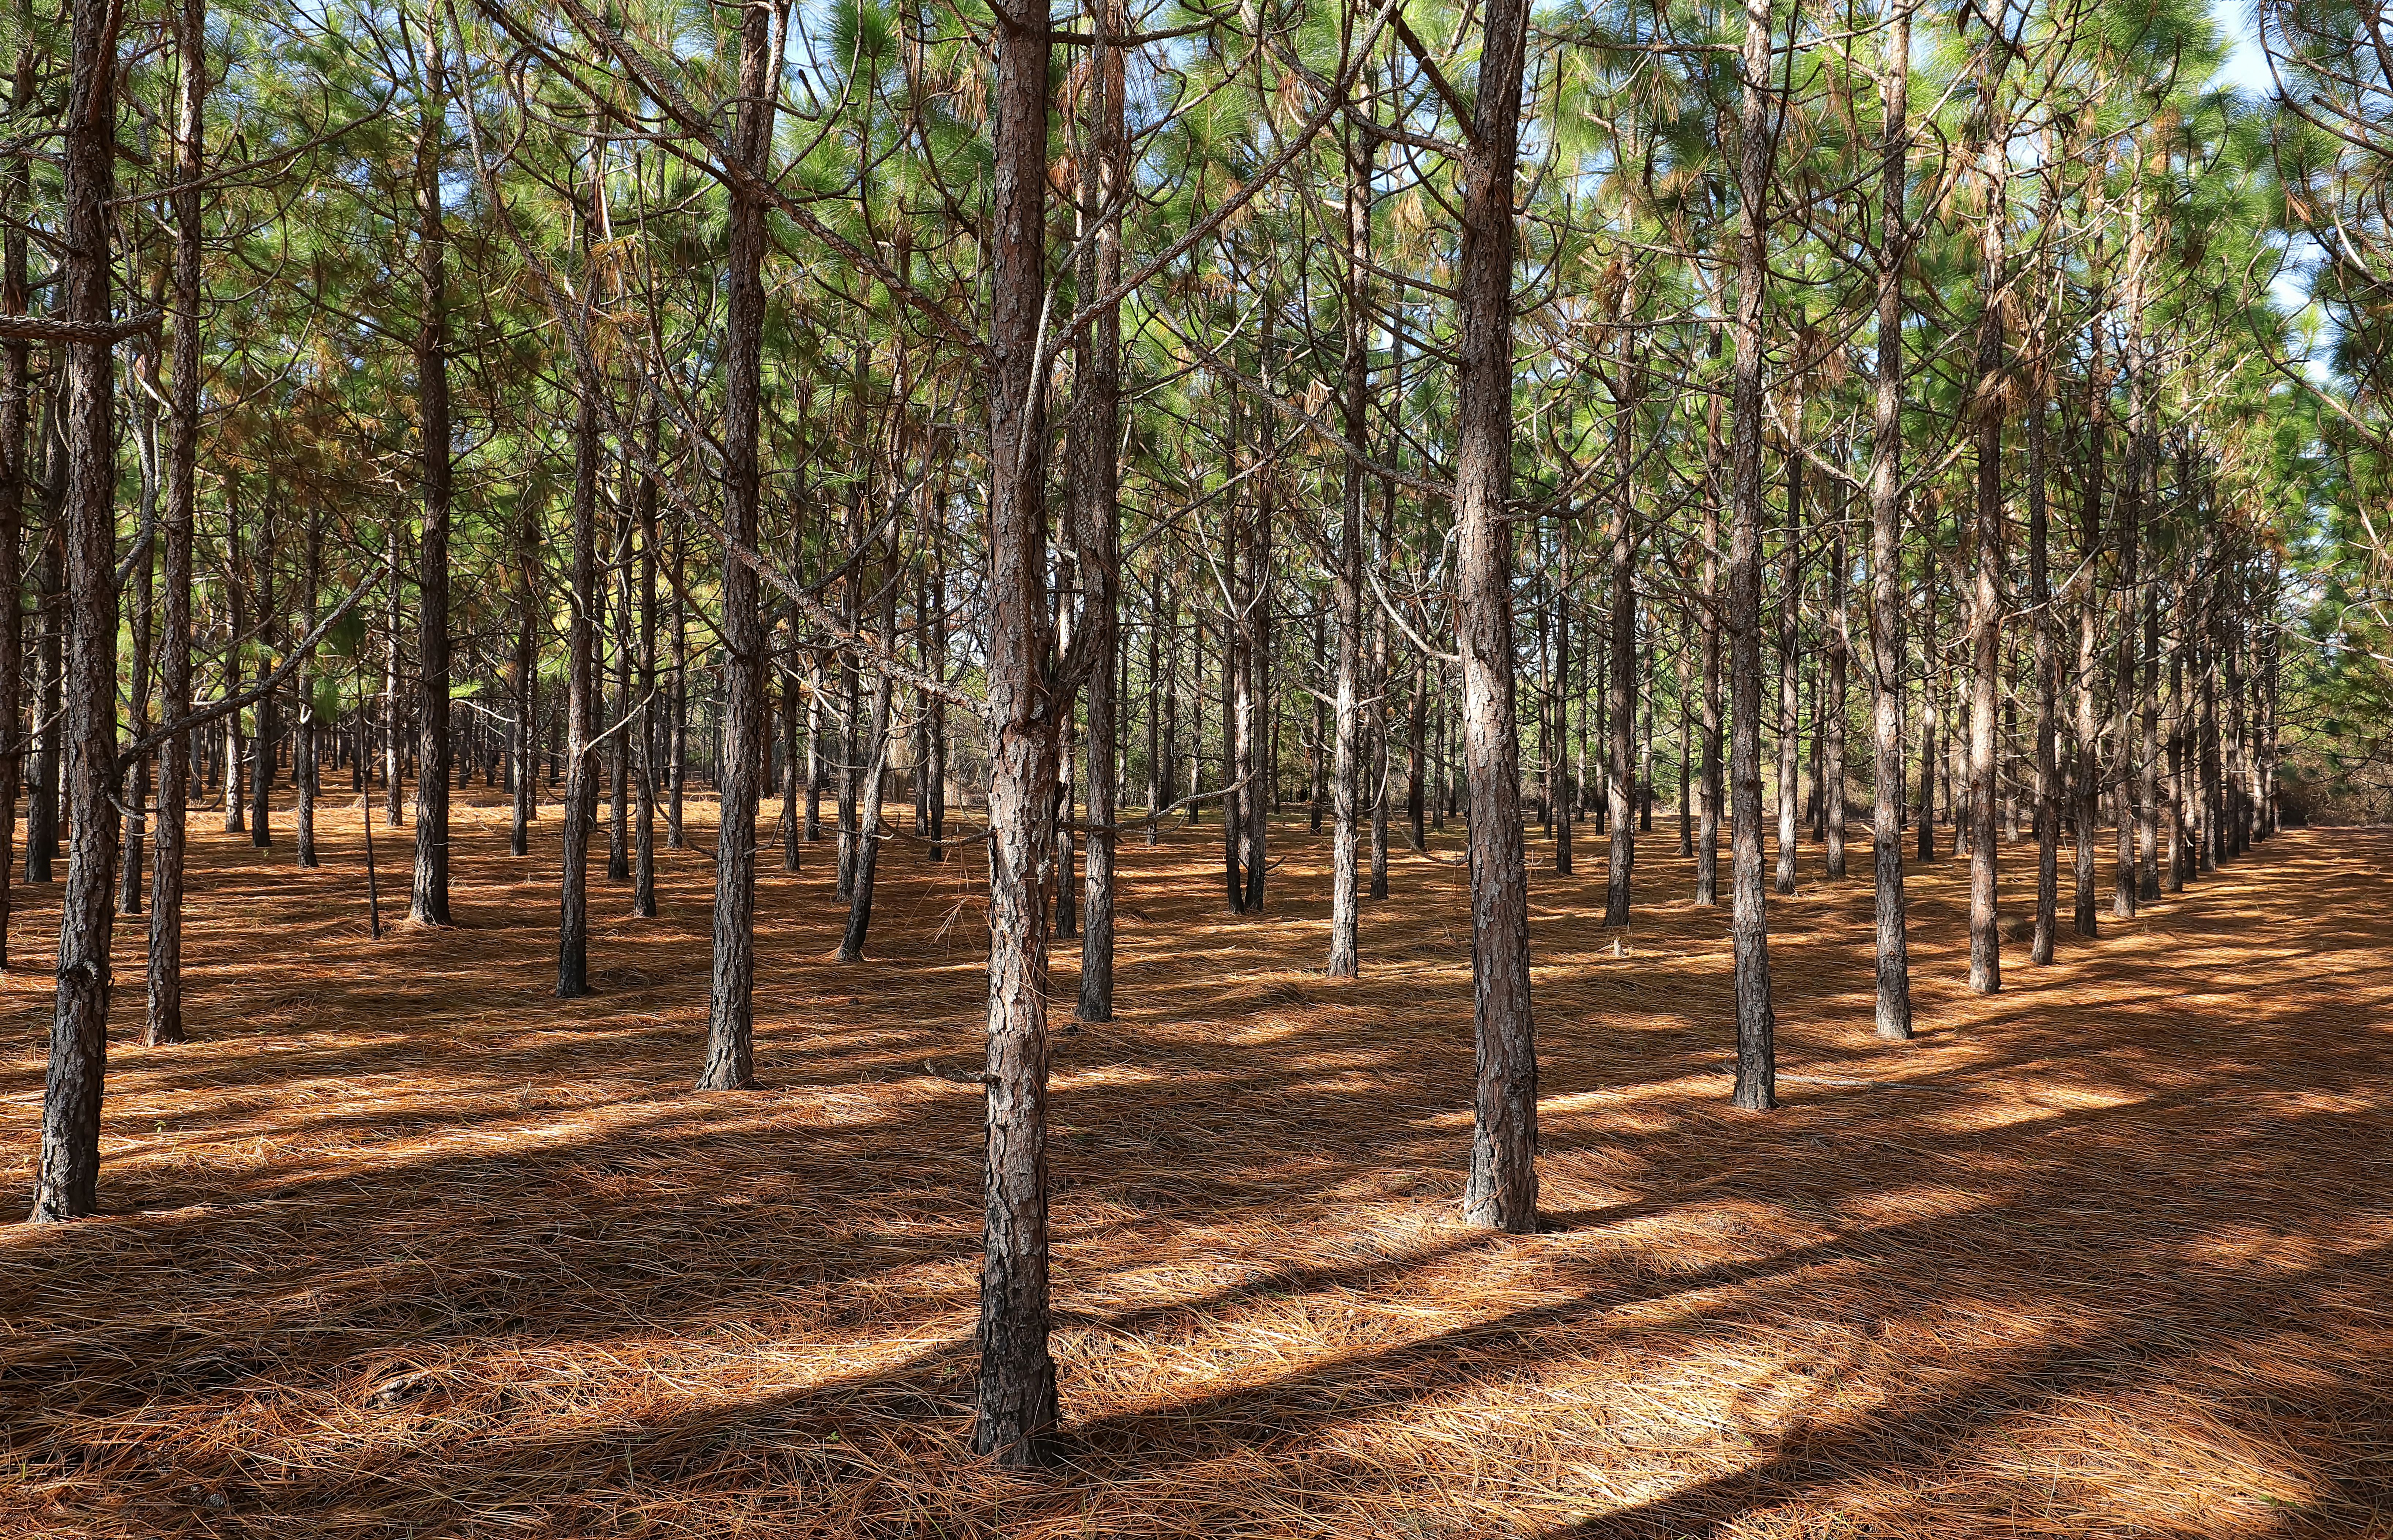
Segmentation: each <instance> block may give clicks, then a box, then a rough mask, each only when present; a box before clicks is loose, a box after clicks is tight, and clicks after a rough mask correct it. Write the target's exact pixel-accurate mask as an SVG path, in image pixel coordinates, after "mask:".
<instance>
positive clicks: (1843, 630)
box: [1814, 487, 1853, 881]
mask: <svg viewBox="0 0 2393 1540" xmlns="http://www.w3.org/2000/svg"><path fill="white" fill-rule="evenodd" d="M1851 506H1852V504H1851V502H1850V501H1849V499H1848V496H1847V493H1846V491H1845V489H1843V488H1841V487H1840V488H1838V489H1837V520H1836V526H1835V529H1833V531H1832V532H1831V534H1830V538H1829V541H1828V682H1827V690H1826V699H1825V701H1824V705H1823V707H1822V710H1821V712H1820V724H1819V726H1818V727H1817V728H1815V729H1814V731H1816V732H1817V733H1818V734H1819V735H1820V740H1821V754H1820V761H1821V772H1820V798H1821V804H1822V805H1821V816H1822V832H1823V840H1824V849H1823V852H1822V867H1823V869H1824V871H1825V872H1826V874H1827V876H1828V877H1829V878H1830V879H1831V880H1832V881H1843V880H1844V876H1845V778H1846V777H1845V766H1846V761H1847V750H1846V744H1845V689H1846V685H1847V682H1848V679H1847V676H1848V674H1849V673H1850V669H1851V665H1852V654H1853V628H1852V611H1851V607H1850V601H1849V600H1848V598H1847V595H1846V584H1847V581H1848V580H1849V578H1850V571H1849V568H1848V562H1849V559H1850V558H1849V557H1848V555H1847V553H1846V549H1845V534H1846V526H1847V522H1848V521H1849V520H1850V517H1851V512H1850V510H1851Z"/></svg>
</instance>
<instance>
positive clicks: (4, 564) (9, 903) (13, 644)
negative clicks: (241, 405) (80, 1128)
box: [0, 39, 198, 1041]
mask: <svg viewBox="0 0 2393 1540" xmlns="http://www.w3.org/2000/svg"><path fill="white" fill-rule="evenodd" d="M33 64H34V52H33V46H32V40H31V39H25V40H23V41H21V42H20V45H19V51H18V56H17V59H16V66H15V79H14V80H13V82H12V83H11V90H10V93H9V94H10V98H11V101H12V103H13V104H14V106H15V108H16V110H17V111H19V112H22V111H25V109H26V108H27V107H28V106H29V105H30V104H31V102H32V99H33V81H34V71H33ZM184 179H185V180H188V179H189V178H188V177H186V178H184ZM32 197H33V172H32V165H31V163H30V162H28V161H27V160H26V158H25V157H24V156H22V155H17V156H12V157H10V159H9V162H8V167H7V173H6V175H5V179H0V312H5V313H6V314H8V315H12V316H21V315H24V314H25V313H26V309H27V301H28V297H29V282H28V279H29V274H28V272H27V269H26V246H25V228H24V225H23V223H22V221H23V218H24V209H25V205H26V204H27V203H28V202H30V201H31V200H32ZM187 198H188V199H189V200H190V201H191V202H197V199H198V193H197V191H196V190H194V191H192V192H190V193H189V194H183V195H178V196H177V199H176V201H175V203H174V207H175V210H176V212H177V217H178V218H179V216H180V214H181V211H182V208H183V205H184V202H185V200H186V199H187ZM177 233H178V236H179V233H180V232H179V230H178V232H177ZM180 256H181V247H180V244H179V241H178V244H177V264H176V269H175V271H176V277H177V283H178V287H177V291H176V304H177V307H178V308H177V327H178V330H177V333H176V356H177V359H180V358H181V356H182V353H181V345H182V332H184V331H188V330H190V323H189V321H188V320H185V319H183V318H185V317H188V315H189V314H190V312H189V311H187V310H183V309H181V308H180V304H181V298H182V293H181V289H180V287H179V281H180V278H181V275H182V267H181V262H180ZM197 270H198V269H197V265H196V261H195V262H194V266H193V269H192V271H193V275H194V277H196V275H197ZM32 363H33V348H32V347H31V346H30V345H29V344H28V343H27V342H26V341H25V339H23V338H21V337H10V338H7V339H0V971H5V970H6V969H7V967H8V964H9V955H10V954H9V949H8V921H9V917H10V911H11V910H12V908H13V907H14V903H13V899H14V894H13V892H12V881H11V880H12V878H13V876H14V873H13V871H12V869H11V868H12V867H13V866H14V864H15V861H16V851H15V846H16V842H17V799H18V794H19V792H20V790H22V785H21V783H22V781H23V777H24V764H25V761H24V754H25V734H24V729H23V725H22V724H23V722H24V717H25V630H24V624H25V622H24V615H23V608H22V599H21V597H20V595H21V594H23V592H24V586H25V555H24V539H25V490H26V487H27V484H28V483H29V481H30V480H31V476H30V473H29V462H28V459H27V454H26V450H27V445H26V437H25V430H26V427H27V424H28V421H29V419H30V417H31V416H32V412H31V411H30V404H31V403H30V402H29V401H28V399H27V394H28V391H29V389H30V388H31V378H32ZM176 378H177V392H178V393H179V391H180V388H181V378H182V376H181V372H180V369H179V364H178V367H177V377H176ZM177 399H180V396H179V394H178V395H177ZM188 528H189V526H188V525H187V526H186V529H188ZM186 552H187V555H186V564H187V565H188V560H189V557H188V545H187V547H186ZM168 634H170V635H173V636H175V637H177V638H178V640H179V639H180V638H184V637H188V636H189V635H190V622H189V620H188V617H187V619H186V620H185V623H184V626H183V629H182V630H180V631H174V632H170V633H168ZM183 646H184V649H185V650H184V690H185V693H186V694H188V693H189V692H190V652H189V650H188V643H184V644H183ZM187 751H188V749H187ZM184 778H185V780H186V782H188V780H189V777H188V776H186V777H184ZM181 791H182V795H184V796H188V795H189V787H188V785H186V786H184V787H183V788H182V789H181ZM180 805H181V804H180V802H179V800H178V802H177V806H178V807H179V806H180ZM161 816H162V818H163V808H162V810H161ZM164 837H165V834H164V829H163V824H162V826H161V829H160V832H159V838H160V839H161V841H163V839H164ZM178 850H179V847H178ZM162 859H163V856H162ZM179 878H180V872H179V869H178V871H177V879H178V881H179ZM178 891H179V890H178ZM181 1030H182V1029H181V1026H180V1024H179V1022H178V1023H177V1027H176V1037H175V1038H174V1039H172V1040H176V1041H179V1040H180V1038H181Z"/></svg>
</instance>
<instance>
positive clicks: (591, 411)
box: [421, 377, 599, 999]
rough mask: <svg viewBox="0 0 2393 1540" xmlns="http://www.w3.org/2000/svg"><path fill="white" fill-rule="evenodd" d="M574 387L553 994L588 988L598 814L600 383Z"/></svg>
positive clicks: (568, 996)
mask: <svg viewBox="0 0 2393 1540" xmlns="http://www.w3.org/2000/svg"><path fill="white" fill-rule="evenodd" d="M580 385H581V387H582V388H581V391H580V396H581V401H580V405H579V408H578V410H577V411H575V413H574V418H573V579H572V591H571V593H570V594H569V595H568V604H569V609H568V612H567V618H566V628H565V659H566V661H565V805H564V806H563V807H562V808H561V809H559V812H558V816H559V818H560V819H561V821H562V823H563V826H564V829H563V832H564V865H563V869H562V872H561V875H560V877H559V879H558V883H557V903H556V910H557V913H556V994H557V998H560V999H574V998H579V997H581V996H583V995H586V994H588V993H589V992H590V836H591V832H592V829H593V826H594V825H595V822H596V820H597V816H598V775H599V766H598V764H597V763H595V760H594V758H593V754H592V743H591V740H592V739H593V738H595V737H597V733H598V727H597V721H596V718H597V714H598V679H597V658H596V654H597V650H598V602H599V600H598V409H597V401H596V396H597V392H598V389H599V384H598V382H597V381H596V380H595V379H590V378H586V377H585V378H583V379H582V380H581V382H580ZM421 774H422V775H423V776H425V777H428V776H429V775H430V772H429V771H428V770H426V771H425V772H422V773H421Z"/></svg>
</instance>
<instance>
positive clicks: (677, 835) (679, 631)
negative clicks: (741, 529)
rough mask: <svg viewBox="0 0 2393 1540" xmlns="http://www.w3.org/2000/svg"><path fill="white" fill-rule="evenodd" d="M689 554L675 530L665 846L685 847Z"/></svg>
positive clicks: (683, 535) (686, 543)
mask: <svg viewBox="0 0 2393 1540" xmlns="http://www.w3.org/2000/svg"><path fill="white" fill-rule="evenodd" d="M688 554H689V540H688V536H687V534H686V533H685V532H684V531H682V530H680V529H675V530H674V532H673V578H672V581H671V583H670V586H671V588H672V589H673V698H672V700H671V701H670V702H669V703H668V704H667V706H666V721H665V848H666V849H668V850H681V849H683V848H685V847H686V846H687V845H688V843H689V833H688V830H687V829H686V828H685V827H684V826H683V823H682V816H681V803H682V792H683V790H684V789H685V788H686V786H687V782H688V779H689V616H688V613H687V609H686V608H685V606H686V605H687V598H686V597H685V595H687V594H688V592H689V590H688V589H687V588H686V587H684V586H683V584H682V567H683V562H684V559H685V558H686V557H687V555H688Z"/></svg>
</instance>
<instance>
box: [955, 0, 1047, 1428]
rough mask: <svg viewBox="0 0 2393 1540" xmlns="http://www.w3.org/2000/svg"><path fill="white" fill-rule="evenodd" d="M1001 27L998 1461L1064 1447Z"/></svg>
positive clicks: (984, 1405) (992, 539) (993, 718)
mask: <svg viewBox="0 0 2393 1540" xmlns="http://www.w3.org/2000/svg"><path fill="white" fill-rule="evenodd" d="M992 8H993V9H994V11H995V15H996V20H997V40H996V46H997V80H996V100H995V102H994V104H993V106H994V110H995V114H996V164H995V177H994V187H993V189H992V194H991V217H990V226H991V230H990V234H991V237H992V240H991V245H992V247H993V248H994V249H993V252H992V258H993V261H992V268H993V270H992V273H991V278H990V294H989V338H988V342H989V370H988V383H989V389H988V411H989V432H988V446H989V456H988V463H989V492H988V529H989V551H988V588H987V595H988V597H987V614H988V627H989V629H988V641H987V649H986V650H987V704H986V707H985V711H986V712H987V717H986V720H987V732H988V761H989V796H988V816H989V840H988V855H989V953H988V1058H987V1123H986V1126H985V1129H986V1131H985V1136H984V1149H985V1152H986V1155H987V1177H986V1181H987V1187H986V1194H987V1205H986V1211H987V1225H986V1229H985V1230H984V1232H983V1246H982V1254H981V1288H980V1375H979V1382H978V1385H977V1388H976V1390H975V1395H974V1402H975V1406H976V1409H977V1412H978V1416H976V1418H975V1419H974V1425H973V1447H974V1450H976V1451H977V1452H979V1453H981V1454H985V1455H994V1456H995V1457H996V1459H997V1461H998V1463H999V1464H1000V1465H1005V1466H1014V1467H1027V1466H1034V1465H1041V1464H1044V1463H1046V1462H1047V1460H1048V1459H1049V1458H1050V1457H1051V1455H1052V1453H1053V1435H1054V1429H1055V1422H1056V1418H1057V1416H1058V1412H1057V1406H1056V1398H1055V1364H1054V1360H1053V1358H1052V1357H1050V1356H1049V1354H1048V1351H1047V1331H1048V1310H1047V1003H1046V1001H1047V922H1046V920H1047V917H1046V915H1045V913H1044V912H1043V911H1044V909H1045V907H1046V890H1045V885H1044V883H1043V881H1042V880H1041V871H1042V868H1044V867H1045V866H1046V864H1047V850H1046V848H1045V845H1046V841H1047V836H1048V830H1049V829H1050V827H1051V825H1050V823H1049V819H1048V816H1047V805H1046V800H1047V798H1048V797H1049V796H1050V795H1051V793H1052V789H1053V786H1054V784H1055V726H1054V711H1055V705H1056V703H1055V702H1054V701H1053V700H1051V699H1050V698H1049V697H1048V695H1047V691H1046V675H1045V663H1046V656H1047V643H1048V637H1047V635H1046V631H1047V624H1046V616H1047V603H1046V595H1045V594H1044V593H1043V592H1042V590H1043V588H1044V587H1045V571H1046V543H1047V512H1046V506H1045V479H1046V477H1045V471H1046V467H1045V465H1044V463H1043V457H1042V456H1041V454H1040V443H1041V440H1042V439H1043V437H1044V428H1043V425H1042V424H1041V423H1040V410H1039V408H1040V397H1041V396H1042V395H1043V394H1044V392H1043V389H1042V385H1043V383H1044V382H1043V381H1041V380H1040V377H1039V374H1038V372H1037V368H1036V363H1037V358H1036V356H1037V352H1038V348H1039V345H1040V315H1041V309H1042V307H1041V296H1042V295H1043V294H1044V292H1045V287H1046V281H1047V272H1046V266H1047V263H1046V252H1045V240H1044V237H1045V229H1044V225H1043V221H1042V217H1041V216H1042V213H1043V208H1042V205H1043V202H1044V195H1045V192H1046V187H1047V82H1048V69H1049V62H1050V58H1051V55H1052V53H1053V34H1052V33H1051V32H1050V29H1049V27H1048V22H1047V11H1046V9H1045V7H1043V6H1042V7H1038V8H1036V9H1034V10H1027V11H1026V10H1022V9H1019V8H1014V9H1009V8H1007V7H1006V6H1004V5H999V6H996V7H992Z"/></svg>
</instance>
